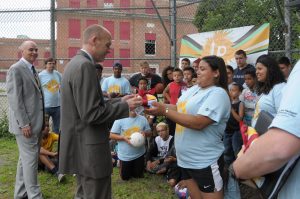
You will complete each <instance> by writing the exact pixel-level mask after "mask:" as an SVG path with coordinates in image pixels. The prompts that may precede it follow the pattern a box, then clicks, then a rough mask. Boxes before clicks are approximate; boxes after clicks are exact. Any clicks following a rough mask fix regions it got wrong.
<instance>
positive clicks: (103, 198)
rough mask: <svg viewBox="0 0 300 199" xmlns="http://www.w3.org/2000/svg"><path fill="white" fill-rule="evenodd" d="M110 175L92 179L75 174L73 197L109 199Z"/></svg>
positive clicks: (110, 195) (80, 198)
mask: <svg viewBox="0 0 300 199" xmlns="http://www.w3.org/2000/svg"><path fill="white" fill-rule="evenodd" d="M111 198H112V194H111V176H110V175H109V176H107V177H104V178H99V179H94V178H90V177H86V176H82V175H78V174H77V190H76V195H75V198H74V199H111Z"/></svg>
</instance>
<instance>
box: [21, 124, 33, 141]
mask: <svg viewBox="0 0 300 199" xmlns="http://www.w3.org/2000/svg"><path fill="white" fill-rule="evenodd" d="M21 130H22V133H23V135H24V136H25V137H26V138H30V137H31V135H32V132H31V126H30V125H28V126H25V127H23V128H21Z"/></svg>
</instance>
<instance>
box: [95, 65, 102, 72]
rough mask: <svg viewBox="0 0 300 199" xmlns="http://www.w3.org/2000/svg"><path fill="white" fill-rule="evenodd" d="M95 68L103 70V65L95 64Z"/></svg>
mask: <svg viewBox="0 0 300 199" xmlns="http://www.w3.org/2000/svg"><path fill="white" fill-rule="evenodd" d="M95 68H96V69H98V70H101V71H102V70H103V66H102V65H101V64H95Z"/></svg>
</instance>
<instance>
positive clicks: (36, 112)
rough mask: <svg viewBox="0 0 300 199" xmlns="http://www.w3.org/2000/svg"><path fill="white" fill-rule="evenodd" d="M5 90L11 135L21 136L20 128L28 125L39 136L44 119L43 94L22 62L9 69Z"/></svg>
mask: <svg viewBox="0 0 300 199" xmlns="http://www.w3.org/2000/svg"><path fill="white" fill-rule="evenodd" d="M6 89H7V97H8V105H9V131H10V132H11V133H13V134H22V131H21V127H23V126H25V125H26V124H30V125H31V128H32V133H33V134H35V135H37V134H40V133H41V131H42V126H43V119H44V103H43V92H42V91H41V89H40V88H39V86H38V84H37V83H36V80H35V78H34V76H33V74H32V73H31V71H30V70H29V69H28V68H27V67H26V65H25V63H24V62H23V61H22V60H20V61H18V62H17V63H15V64H13V65H12V66H11V67H10V68H9V70H8V72H7V77H6Z"/></svg>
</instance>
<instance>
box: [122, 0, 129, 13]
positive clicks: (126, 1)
mask: <svg viewBox="0 0 300 199" xmlns="http://www.w3.org/2000/svg"><path fill="white" fill-rule="evenodd" d="M120 7H121V8H129V7H130V0H121V1H120ZM123 11H124V12H130V10H128V9H126V10H123Z"/></svg>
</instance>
